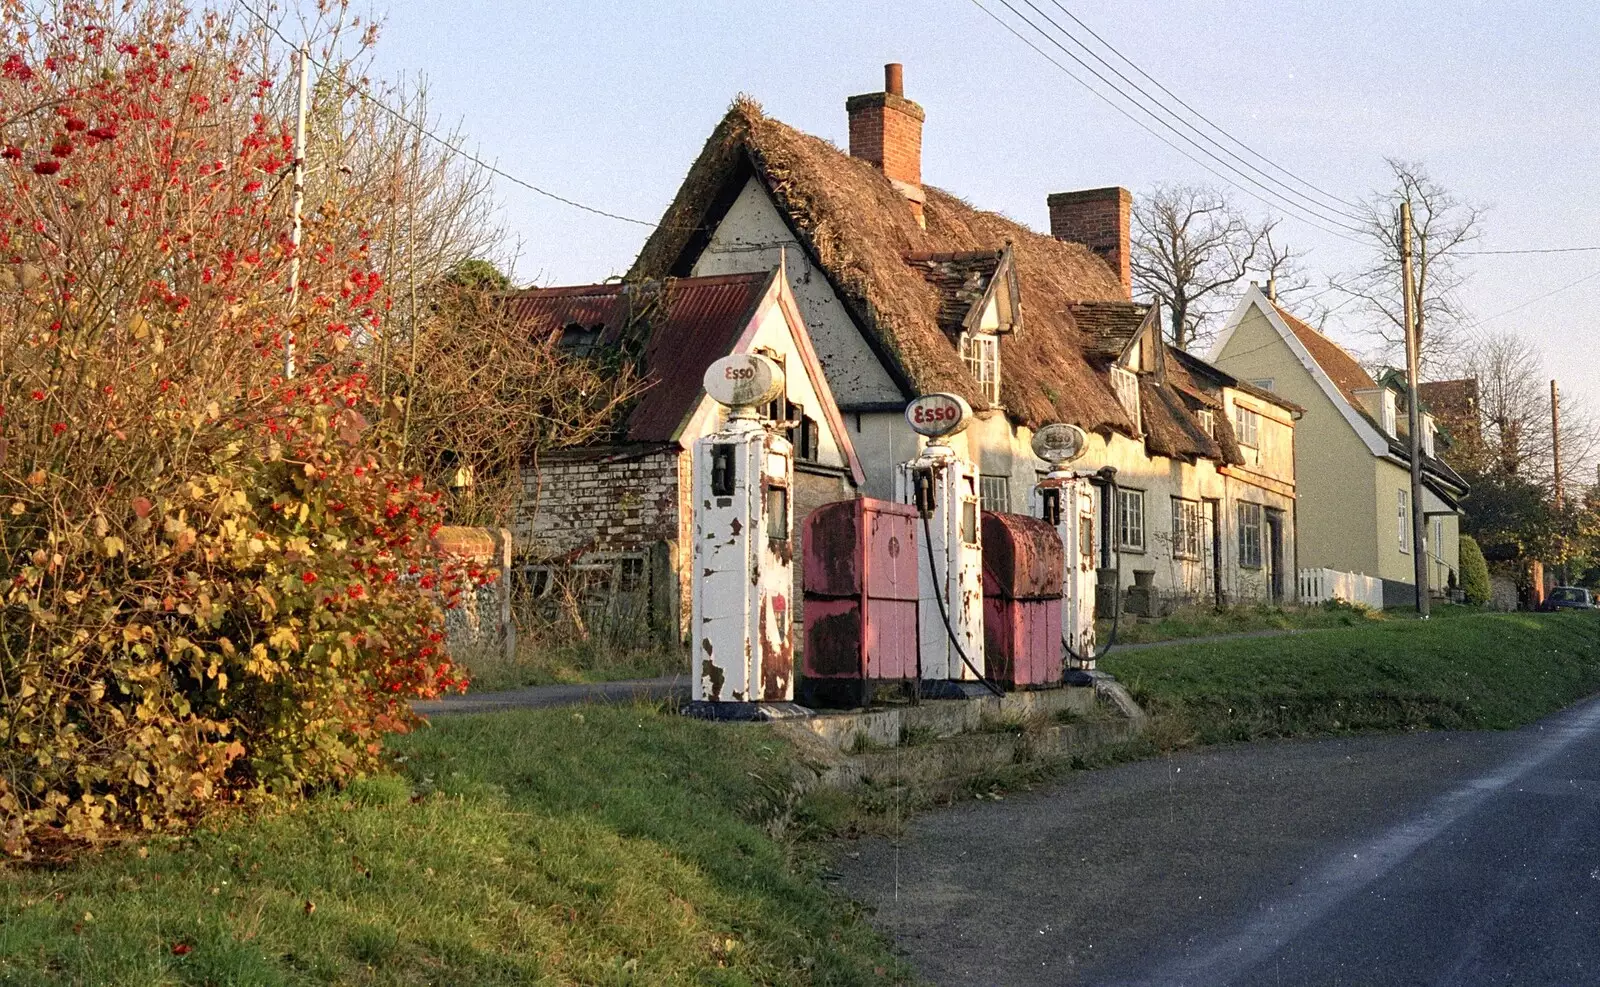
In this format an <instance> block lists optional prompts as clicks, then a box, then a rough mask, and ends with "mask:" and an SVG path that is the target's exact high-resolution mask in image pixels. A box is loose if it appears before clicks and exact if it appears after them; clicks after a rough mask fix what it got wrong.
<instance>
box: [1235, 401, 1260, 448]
mask: <svg viewBox="0 0 1600 987" xmlns="http://www.w3.org/2000/svg"><path fill="white" fill-rule="evenodd" d="M1233 431H1234V434H1235V436H1236V437H1237V438H1238V440H1239V444H1240V445H1242V446H1249V447H1250V448H1252V449H1255V448H1258V447H1259V446H1260V445H1261V416H1260V415H1258V414H1256V413H1255V412H1254V411H1251V410H1250V409H1249V408H1241V407H1239V406H1238V405H1234V406H1233Z"/></svg>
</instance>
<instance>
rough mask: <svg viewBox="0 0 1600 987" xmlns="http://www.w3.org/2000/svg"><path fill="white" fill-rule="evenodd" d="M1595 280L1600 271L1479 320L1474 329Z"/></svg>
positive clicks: (1599, 276) (1598, 276) (1473, 326)
mask: <svg viewBox="0 0 1600 987" xmlns="http://www.w3.org/2000/svg"><path fill="white" fill-rule="evenodd" d="M1595 278H1600V271H1595V272H1593V273H1592V274H1585V275H1584V276H1583V277H1581V278H1579V279H1578V280H1576V281H1569V282H1567V283H1566V284H1564V285H1562V286H1561V287H1559V288H1552V289H1550V290H1549V291H1547V292H1545V293H1544V294H1542V295H1535V296H1534V297H1532V298H1530V299H1528V300H1527V301H1525V302H1523V303H1522V304H1521V305H1515V306H1513V307H1511V308H1508V309H1506V310H1505V311H1504V312H1496V313H1495V314H1493V315H1491V316H1488V317H1487V318H1483V319H1479V320H1477V321H1476V322H1474V323H1473V324H1472V328H1474V329H1477V328H1479V327H1480V326H1484V325H1487V324H1488V323H1490V322H1493V321H1494V320H1496V319H1499V318H1503V317H1504V316H1507V315H1511V314H1513V313H1516V312H1520V311H1522V310H1523V309H1525V308H1527V307H1528V306H1529V305H1532V304H1534V303H1535V302H1542V301H1544V300H1545V299H1546V298H1549V297H1550V296H1551V295H1559V294H1561V293H1562V292H1563V291H1566V290H1568V289H1569V288H1576V287H1577V286H1578V285H1580V284H1586V283H1587V282H1590V281H1593V280H1594V279H1595Z"/></svg>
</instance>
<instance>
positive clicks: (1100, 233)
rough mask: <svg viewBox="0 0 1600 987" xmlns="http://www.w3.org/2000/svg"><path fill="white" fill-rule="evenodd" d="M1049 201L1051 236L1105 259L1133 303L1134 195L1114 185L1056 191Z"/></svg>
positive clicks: (1124, 292)
mask: <svg viewBox="0 0 1600 987" xmlns="http://www.w3.org/2000/svg"><path fill="white" fill-rule="evenodd" d="M1048 202H1049V204H1050V235H1051V236H1053V237H1055V238H1056V239H1057V240H1066V241H1067V242H1069V243H1081V244H1083V245H1084V246H1085V247H1088V248H1089V249H1090V250H1093V251H1094V252H1095V253H1097V254H1099V255H1100V256H1101V257H1104V258H1105V261H1106V263H1107V264H1110V265H1111V272H1112V273H1113V274H1115V275H1116V276H1117V279H1118V280H1119V281H1121V282H1122V291H1123V294H1125V295H1127V296H1128V298H1129V300H1132V298H1133V268H1132V266H1131V264H1132V260H1133V258H1132V248H1131V246H1130V244H1129V235H1128V216H1129V213H1130V212H1131V211H1132V209H1133V194H1132V193H1130V192H1129V191H1128V190H1127V189H1125V188H1118V187H1116V186H1113V187H1111V188H1092V189H1085V190H1084V191H1081V192H1057V193H1055V194H1054V195H1052V196H1050V198H1049V199H1048Z"/></svg>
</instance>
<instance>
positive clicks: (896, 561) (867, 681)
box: [800, 497, 922, 707]
mask: <svg viewBox="0 0 1600 987" xmlns="http://www.w3.org/2000/svg"><path fill="white" fill-rule="evenodd" d="M921 523H922V521H921V518H920V517H918V515H917V511H916V508H914V507H912V506H911V505H909V504H894V503H890V502H889V501H886V500H873V499H872V498H870V497H862V498H859V499H856V500H841V501H836V502H834V503H832V504H824V505H823V506H821V507H819V508H817V509H816V510H814V511H812V512H811V515H810V516H809V517H808V518H806V523H805V538H804V541H803V544H804V547H805V556H804V557H805V567H804V569H805V576H804V582H805V604H806V605H805V652H804V655H805V657H804V658H803V660H802V664H801V670H800V701H801V702H802V703H804V704H805V705H807V706H834V707H854V706H867V705H869V704H870V703H871V702H872V692H873V689H874V688H875V687H876V686H877V685H878V684H880V683H883V682H898V683H904V684H909V685H911V686H912V687H913V689H914V688H915V687H916V683H917V680H918V679H919V678H920V675H919V673H918V668H917V597H918V595H919V594H920V592H921V586H920V584H919V582H918V573H919V566H918V563H917V560H918V558H919V555H918V553H919V552H920V551H921V548H920V547H919V542H920V539H921V537H922V536H921V535H920V534H919V532H920V530H921V527H920V526H921Z"/></svg>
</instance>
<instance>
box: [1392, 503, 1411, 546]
mask: <svg viewBox="0 0 1600 987" xmlns="http://www.w3.org/2000/svg"><path fill="white" fill-rule="evenodd" d="M1395 494H1396V497H1395V503H1396V506H1397V510H1396V521H1397V522H1398V524H1397V528H1396V532H1395V534H1396V535H1398V536H1399V539H1400V554H1401V555H1410V554H1411V491H1409V490H1407V489H1406V488H1405V487H1401V488H1400V489H1398V490H1396V491H1395Z"/></svg>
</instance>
